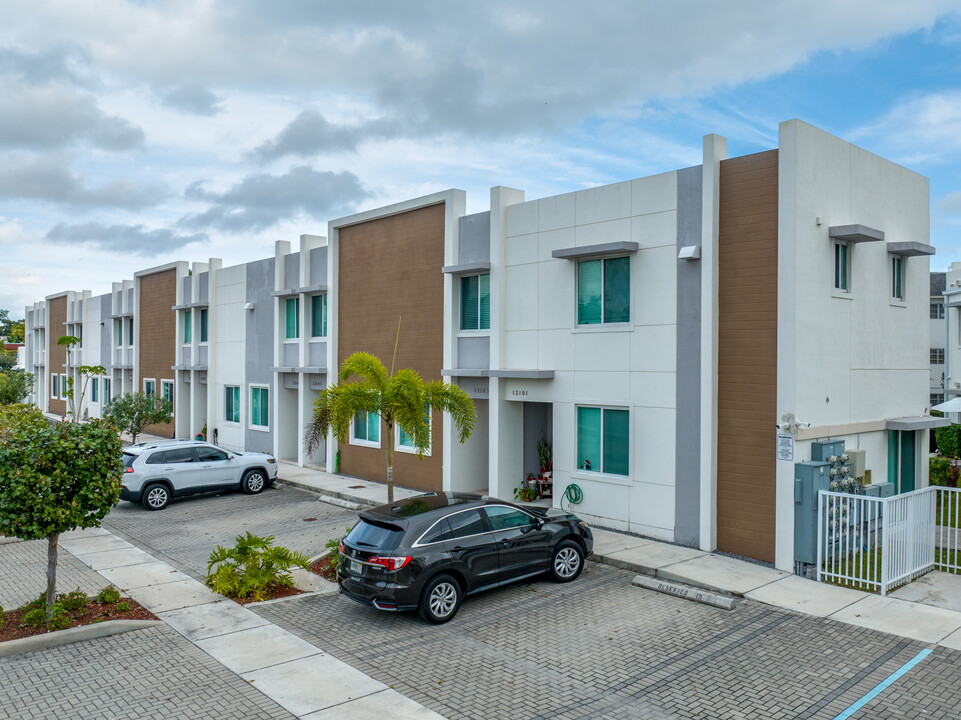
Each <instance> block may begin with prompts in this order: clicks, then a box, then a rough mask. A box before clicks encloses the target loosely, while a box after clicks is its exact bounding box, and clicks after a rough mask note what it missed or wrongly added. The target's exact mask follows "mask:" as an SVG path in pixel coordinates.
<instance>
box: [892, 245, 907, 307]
mask: <svg viewBox="0 0 961 720" xmlns="http://www.w3.org/2000/svg"><path fill="white" fill-rule="evenodd" d="M891 298H892V299H894V300H904V283H903V262H902V258H901V256H900V255H895V256H894V257H892V258H891Z"/></svg>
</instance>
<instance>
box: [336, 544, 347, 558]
mask: <svg viewBox="0 0 961 720" xmlns="http://www.w3.org/2000/svg"><path fill="white" fill-rule="evenodd" d="M337 547H339V548H340V554H341V555H345V554H346V553H345V552H344V541H343V540H341V541H340V542H339V543H337Z"/></svg>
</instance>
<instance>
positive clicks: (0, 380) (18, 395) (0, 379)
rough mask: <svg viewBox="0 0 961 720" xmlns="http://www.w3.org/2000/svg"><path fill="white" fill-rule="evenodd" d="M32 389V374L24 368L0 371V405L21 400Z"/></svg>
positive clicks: (11, 403) (12, 403)
mask: <svg viewBox="0 0 961 720" xmlns="http://www.w3.org/2000/svg"><path fill="white" fill-rule="evenodd" d="M32 389H33V375H31V374H30V373H28V372H26V371H25V370H8V371H6V372H0V405H14V404H16V403H21V402H23V401H24V400H25V399H26V397H27V395H29V394H30V391H31V390H32Z"/></svg>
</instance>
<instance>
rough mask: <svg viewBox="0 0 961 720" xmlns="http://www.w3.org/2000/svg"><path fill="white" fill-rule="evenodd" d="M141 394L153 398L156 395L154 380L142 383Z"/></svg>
mask: <svg viewBox="0 0 961 720" xmlns="http://www.w3.org/2000/svg"><path fill="white" fill-rule="evenodd" d="M143 394H144V395H146V396H147V397H153V396H154V395H156V394H157V383H156V381H154V380H144V381H143Z"/></svg>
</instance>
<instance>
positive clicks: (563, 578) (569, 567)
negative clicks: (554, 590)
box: [549, 540, 584, 582]
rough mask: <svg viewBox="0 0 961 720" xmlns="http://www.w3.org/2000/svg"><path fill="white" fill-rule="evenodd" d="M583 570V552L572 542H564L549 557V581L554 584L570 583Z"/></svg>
mask: <svg viewBox="0 0 961 720" xmlns="http://www.w3.org/2000/svg"><path fill="white" fill-rule="evenodd" d="M583 569H584V551H583V550H581V546H580V545H578V544H577V543H576V542H574V541H572V540H564V541H563V542H562V543H560V544H559V545H558V546H557V547H556V548H554V554H553V555H551V569H550V570H549V572H550V575H551V579H552V580H553V581H554V582H570V581H571V580H573V579H574V578H576V577H577V576H578V575H580V574H581V570H583Z"/></svg>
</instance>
